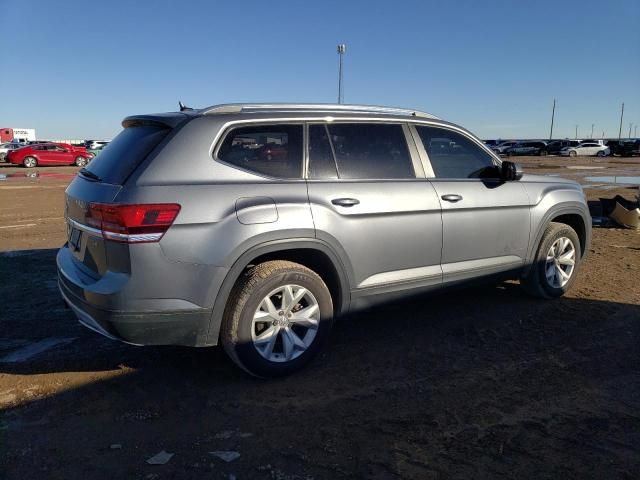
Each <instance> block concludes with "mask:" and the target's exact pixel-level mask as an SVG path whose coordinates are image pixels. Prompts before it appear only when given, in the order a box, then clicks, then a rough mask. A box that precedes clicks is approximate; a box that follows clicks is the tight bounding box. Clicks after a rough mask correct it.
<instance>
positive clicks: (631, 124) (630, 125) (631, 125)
mask: <svg viewBox="0 0 640 480" xmlns="http://www.w3.org/2000/svg"><path fill="white" fill-rule="evenodd" d="M631 127H633V122H632V123H630V124H629V140H631Z"/></svg>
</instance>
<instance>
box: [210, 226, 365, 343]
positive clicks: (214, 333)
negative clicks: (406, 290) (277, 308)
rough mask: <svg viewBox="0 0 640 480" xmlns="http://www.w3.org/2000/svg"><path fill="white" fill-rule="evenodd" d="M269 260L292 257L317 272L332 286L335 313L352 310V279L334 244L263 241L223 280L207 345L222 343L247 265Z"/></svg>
mask: <svg viewBox="0 0 640 480" xmlns="http://www.w3.org/2000/svg"><path fill="white" fill-rule="evenodd" d="M268 260H289V261H292V262H295V263H299V264H301V265H304V266H306V267H307V268H310V269H311V270H313V271H315V272H316V273H317V274H318V275H320V277H321V278H322V279H323V281H324V282H325V283H326V284H327V287H328V288H329V292H330V293H331V298H332V300H333V302H334V308H335V315H336V316H340V315H343V314H345V313H346V312H347V311H348V310H349V304H350V302H351V294H350V285H351V281H352V278H351V275H350V274H349V271H348V269H347V268H346V267H345V265H344V263H343V262H342V260H341V258H340V256H339V255H338V254H336V252H335V251H334V250H333V248H331V246H330V245H328V244H327V243H325V242H323V241H321V240H317V239H312V238H308V239H300V240H294V239H287V240H275V241H272V242H267V243H262V244H260V245H256V246H254V247H252V248H250V249H249V250H247V251H245V252H244V253H243V254H242V255H240V256H239V257H238V259H237V260H236V261H235V262H234V263H233V265H232V267H231V268H230V269H229V271H228V273H227V275H226V277H225V279H224V280H223V282H222V285H221V287H220V289H219V290H218V294H217V296H216V299H215V302H214V305H213V310H212V313H211V318H210V321H209V329H208V334H207V339H206V344H207V345H216V344H218V341H219V337H220V327H221V324H222V317H223V315H224V310H225V308H226V305H227V300H228V299H229V295H230V293H231V290H232V288H233V286H234V285H235V283H236V282H237V280H238V278H240V276H241V275H242V273H243V272H244V271H245V270H246V269H247V267H249V266H251V265H255V264H258V263H261V262H264V261H268Z"/></svg>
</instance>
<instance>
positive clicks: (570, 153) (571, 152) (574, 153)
mask: <svg viewBox="0 0 640 480" xmlns="http://www.w3.org/2000/svg"><path fill="white" fill-rule="evenodd" d="M576 155H578V153H577V152H574V151H573V150H571V151H570V152H569V156H570V157H575V156H576Z"/></svg>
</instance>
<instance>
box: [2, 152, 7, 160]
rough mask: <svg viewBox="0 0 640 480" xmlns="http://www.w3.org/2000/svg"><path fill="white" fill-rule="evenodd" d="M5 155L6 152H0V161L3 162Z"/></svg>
mask: <svg viewBox="0 0 640 480" xmlns="http://www.w3.org/2000/svg"><path fill="white" fill-rule="evenodd" d="M6 157H7V154H6V153H4V152H3V153H0V162H4V160H5V158H6Z"/></svg>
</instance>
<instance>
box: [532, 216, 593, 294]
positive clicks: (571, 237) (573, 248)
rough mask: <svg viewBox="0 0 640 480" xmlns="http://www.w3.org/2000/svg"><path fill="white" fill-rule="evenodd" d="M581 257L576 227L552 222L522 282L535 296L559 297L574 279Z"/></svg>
mask: <svg viewBox="0 0 640 480" xmlns="http://www.w3.org/2000/svg"><path fill="white" fill-rule="evenodd" d="M580 258H581V252H580V240H579V238H578V234H576V232H575V230H574V229H573V228H571V227H570V226H569V225H565V224H564V223H555V222H552V223H550V224H549V226H548V227H547V229H546V230H545V232H544V234H543V235H542V239H541V240H540V245H539V246H538V252H537V254H536V256H535V258H534V263H533V265H531V268H530V269H529V272H528V273H527V274H526V275H525V276H524V277H522V278H521V279H520V283H521V285H522V286H523V288H524V289H525V291H526V292H527V293H529V294H531V295H533V296H536V297H542V298H556V297H560V296H562V295H564V293H566V292H567V291H568V290H569V289H570V288H571V286H572V285H573V283H574V282H575V279H576V273H577V269H578V265H579V263H580Z"/></svg>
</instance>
